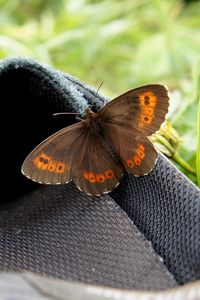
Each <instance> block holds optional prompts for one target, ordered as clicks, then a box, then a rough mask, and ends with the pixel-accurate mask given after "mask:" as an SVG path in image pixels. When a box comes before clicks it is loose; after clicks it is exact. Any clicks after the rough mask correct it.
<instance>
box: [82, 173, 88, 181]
mask: <svg viewBox="0 0 200 300" xmlns="http://www.w3.org/2000/svg"><path fill="white" fill-rule="evenodd" d="M83 177H84V178H85V179H86V180H89V173H88V172H83Z"/></svg>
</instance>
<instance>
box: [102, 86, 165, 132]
mask: <svg viewBox="0 0 200 300" xmlns="http://www.w3.org/2000/svg"><path fill="white" fill-rule="evenodd" d="M168 105H169V95H168V90H167V88H166V87H165V86H164V85H160V84H151V85H146V86H142V87H139V88H136V89H133V90H130V91H128V92H126V93H125V94H122V95H121V96H119V97H117V98H115V99H114V100H112V101H111V102H109V103H108V104H107V105H106V106H105V107H103V108H102V109H101V110H100V112H99V120H100V121H101V122H102V123H104V122H105V123H112V124H115V125H119V126H122V127H124V128H132V129H133V130H134V132H135V134H142V135H146V136H147V135H151V134H152V133H155V132H156V131H157V130H158V129H159V128H160V126H161V124H162V123H163V122H164V120H165V115H166V113H167V111H168Z"/></svg>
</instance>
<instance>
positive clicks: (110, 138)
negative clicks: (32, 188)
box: [22, 84, 169, 196]
mask: <svg viewBox="0 0 200 300" xmlns="http://www.w3.org/2000/svg"><path fill="white" fill-rule="evenodd" d="M168 101H169V96H168V91H167V89H166V87H165V86H163V85H158V84H154V85H147V86H143V87H140V88H136V89H133V90H131V91H128V92H127V93H125V94H123V95H121V96H119V97H118V98H116V99H114V100H112V101H111V102H109V103H108V104H106V105H105V106H104V107H103V108H102V109H101V110H100V111H99V112H97V113H94V112H93V111H91V110H90V109H89V108H88V109H86V118H85V120H81V122H79V123H77V124H74V125H71V126H69V127H66V128H64V129H61V130H60V131H59V132H57V133H55V134H53V135H52V136H50V137H49V138H47V139H46V140H45V141H43V142H42V143H41V144H39V145H38V146H37V147H36V148H35V149H34V150H33V151H32V152H31V153H30V154H29V155H28V157H27V158H26V160H25V161H24V163H23V165H22V173H23V174H24V175H26V176H27V177H28V178H30V179H32V180H33V181H36V182H39V183H44V184H63V183H67V182H68V181H70V180H73V181H74V182H75V184H76V185H77V187H78V188H79V189H80V190H82V191H85V192H86V193H87V194H89V195H94V196H99V195H101V194H104V193H108V192H110V191H112V190H113V189H114V188H115V187H116V186H117V185H118V184H119V182H120V180H121V178H122V177H123V174H124V173H125V171H127V172H129V173H131V174H133V175H135V176H141V175H146V174H148V173H149V172H150V171H151V170H152V168H153V167H154V165H155V162H156V158H157V151H156V150H155V148H154V146H153V145H152V143H151V142H150V141H149V139H148V137H147V136H148V135H150V134H152V133H154V132H155V131H157V130H158V129H159V127H160V125H161V124H162V123H163V121H164V120H165V115H166V112H167V110H168Z"/></svg>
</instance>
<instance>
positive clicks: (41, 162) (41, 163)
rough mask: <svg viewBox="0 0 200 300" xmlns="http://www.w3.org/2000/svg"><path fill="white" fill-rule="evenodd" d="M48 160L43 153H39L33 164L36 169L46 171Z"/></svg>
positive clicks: (48, 157)
mask: <svg viewBox="0 0 200 300" xmlns="http://www.w3.org/2000/svg"><path fill="white" fill-rule="evenodd" d="M50 159H51V158H50V156H48V155H46V154H45V153H41V154H40V155H38V156H37V157H36V158H34V160H33V163H34V165H35V166H36V167H37V168H38V169H41V170H46V169H47V167H48V164H49V162H50Z"/></svg>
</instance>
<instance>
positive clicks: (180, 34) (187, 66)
mask: <svg viewBox="0 0 200 300" xmlns="http://www.w3.org/2000/svg"><path fill="white" fill-rule="evenodd" d="M199 12H200V1H186V2H183V1H178V0H176V1H175V0H171V1H169V0H153V1H148V0H134V1H131V0H124V1H119V0H101V1H97V0H56V1H54V0H49V1H47V0H45V1H42V0H15V1H13V0H0V24H1V26H0V57H1V58H4V57H8V56H13V55H14V56H16V55H20V56H29V57H33V58H35V59H37V60H39V61H42V62H46V63H48V64H50V65H52V66H54V67H56V68H57V69H60V70H62V71H65V72H69V73H71V74H72V75H74V76H77V77H78V78H80V79H81V80H83V81H85V82H87V83H88V84H90V85H92V86H94V87H96V88H98V86H99V85H100V83H101V82H102V81H103V82H104V84H103V86H102V87H101V93H102V94H104V96H108V97H110V98H112V97H115V96H117V95H119V94H121V93H123V92H124V91H126V90H128V89H132V88H134V87H136V86H139V85H142V84H147V83H164V84H166V85H168V87H169V89H170V93H171V106H170V111H169V114H168V120H169V123H170V124H167V125H166V127H165V128H164V129H163V131H162V133H161V134H160V136H158V137H157V140H156V139H155V138H154V141H155V143H158V140H159V147H160V149H161V150H162V151H163V152H164V153H165V154H166V155H167V156H170V157H171V158H172V160H173V161H174V162H175V164H176V165H177V166H178V167H179V168H180V169H181V170H182V171H183V172H185V173H186V175H187V176H189V177H190V178H191V179H192V180H193V181H194V182H195V183H197V174H196V170H198V172H200V167H199V166H198V164H197V161H198V162H199V161H200V159H199V156H200V154H199V156H197V149H199V150H200V145H197V140H198V138H197V128H198V125H197V124H198V123H197V111H198V99H199V94H200V83H199V80H200V17H199ZM199 119H200V116H199ZM171 126H172V127H173V129H172V128H171ZM199 132H200V130H199ZM199 134H200V133H199ZM199 143H200V138H199ZM198 177H199V178H200V174H198Z"/></svg>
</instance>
